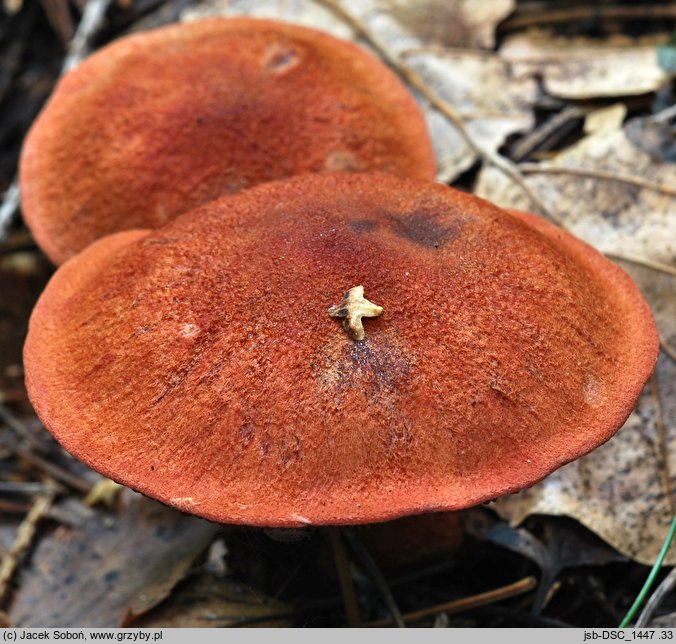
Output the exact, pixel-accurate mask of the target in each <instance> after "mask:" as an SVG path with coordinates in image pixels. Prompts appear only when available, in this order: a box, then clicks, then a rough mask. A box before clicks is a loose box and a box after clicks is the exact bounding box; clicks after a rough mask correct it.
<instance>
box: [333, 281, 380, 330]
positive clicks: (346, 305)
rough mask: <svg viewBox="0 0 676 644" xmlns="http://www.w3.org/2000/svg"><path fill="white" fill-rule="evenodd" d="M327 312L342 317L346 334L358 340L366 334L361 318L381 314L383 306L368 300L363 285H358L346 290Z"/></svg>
mask: <svg viewBox="0 0 676 644" xmlns="http://www.w3.org/2000/svg"><path fill="white" fill-rule="evenodd" d="M328 313H329V315H330V316H331V317H337V318H343V328H344V329H345V331H346V332H347V334H348V335H349V336H350V337H351V338H352V339H353V340H357V341H360V340H363V339H364V336H365V335H366V334H365V332H364V325H363V324H362V321H361V319H362V318H363V317H366V318H375V317H378V316H379V315H382V313H383V307H382V306H378V305H377V304H374V303H373V302H369V301H368V300H367V299H366V298H365V297H364V287H363V286H361V285H359V286H355V287H354V288H351V289H350V290H349V291H346V292H345V295H343V301H342V302H341V303H340V304H336V305H334V306H332V307H331V308H330V309H329V311H328Z"/></svg>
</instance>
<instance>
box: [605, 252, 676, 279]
mask: <svg viewBox="0 0 676 644" xmlns="http://www.w3.org/2000/svg"><path fill="white" fill-rule="evenodd" d="M604 255H605V256H606V257H610V258H612V259H619V260H622V261H624V262H630V263H632V264H636V265H637V266H644V267H645V268H650V269H652V270H654V271H659V272H660V273H666V274H667V275H674V276H676V266H670V265H669V264H663V263H662V262H656V261H654V260H652V259H645V258H644V257H638V256H637V255H627V254H626V253H616V252H615V251H610V252H607V253H604Z"/></svg>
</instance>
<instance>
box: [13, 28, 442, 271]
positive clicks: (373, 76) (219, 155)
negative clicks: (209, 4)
mask: <svg viewBox="0 0 676 644" xmlns="http://www.w3.org/2000/svg"><path fill="white" fill-rule="evenodd" d="M435 168H436V164H435V159H434V151H433V148H432V145H431V142H430V140H429V136H428V133H427V128H426V124H425V120H424V117H423V115H422V113H421V111H420V109H419V107H418V105H417V104H416V102H415V100H414V99H413V97H412V96H411V95H410V94H409V92H408V90H407V89H406V88H405V87H404V85H403V84H402V83H401V82H400V81H399V80H398V79H397V77H396V76H395V75H394V74H393V73H392V72H391V71H389V70H388V69H387V67H385V65H383V64H382V63H381V62H380V61H379V60H377V59H376V58H374V57H373V56H372V55H371V54H369V53H367V52H366V51H365V50H363V49H361V48H359V47H358V46H356V45H354V44H352V43H350V42H347V41H341V40H338V39H336V38H333V37H332V36H329V35H328V34H325V33H322V32H319V31H314V30H311V29H306V28H303V27H299V26H295V25H291V24H283V23H277V22H273V21H269V20H257V19H251V18H237V19H213V20H205V21H201V22H194V23H188V24H182V25H174V26H170V27H166V28H162V29H157V30H154V31H149V32H146V33H142V34H137V35H133V36H129V37H126V38H122V39H120V40H118V41H116V42H114V43H113V44H111V45H109V46H107V47H105V48H103V49H101V50H100V51H99V52H97V53H96V54H94V55H93V56H91V58H89V59H88V60H86V61H85V62H84V63H82V64H81V65H80V66H79V67H77V68H76V69H75V70H74V71H72V72H71V73H70V74H68V75H67V76H65V77H64V78H63V79H62V80H61V81H60V83H59V85H58V86H57V88H56V90H55V92H54V94H53V95H52V97H51V99H50V100H49V102H48V104H47V106H46V107H45V109H44V110H43V111H42V113H41V114H40V116H39V117H38V119H37V120H36V122H35V124H34V125H33V127H32V129H31V131H30V132H29V134H28V136H27V139H26V142H25V145H24V148H23V151H22V155H21V163H20V179H21V194H22V199H23V209H24V214H25V219H26V222H27V224H28V225H29V227H30V228H31V230H32V232H33V235H34V237H35V239H36V241H37V243H38V244H39V245H40V247H41V248H42V249H43V250H44V251H45V253H47V255H48V256H49V257H50V258H51V259H52V260H53V261H54V262H55V263H57V264H58V263H61V262H63V261H64V260H66V259H67V258H68V257H71V256H72V255H74V254H76V253H78V252H79V251H81V250H82V249H83V248H85V247H86V246H87V245H88V244H90V243H91V242H92V241H94V240H95V239H98V238H99V237H102V236H104V235H107V234H110V233H114V232H119V231H121V230H127V229H133V228H155V227H158V226H161V225H163V224H165V223H167V222H168V221H170V220H171V219H173V218H174V217H176V216H177V215H179V214H180V213H183V212H185V211H187V210H190V209H192V208H194V207H196V206H199V205H201V204H203V203H205V202H207V201H210V200H211V199H214V198H216V197H219V196H222V195H225V194H230V193H233V192H237V191H239V190H242V189H245V188H249V187H251V186H254V185H256V184H258V183H262V182H265V181H271V180H274V179H281V178H284V177H288V176H291V175H295V174H301V173H306V172H332V171H364V170H380V171H386V172H392V173H394V174H399V175H402V176H411V177H415V178H420V179H429V180H433V179H434V176H435Z"/></svg>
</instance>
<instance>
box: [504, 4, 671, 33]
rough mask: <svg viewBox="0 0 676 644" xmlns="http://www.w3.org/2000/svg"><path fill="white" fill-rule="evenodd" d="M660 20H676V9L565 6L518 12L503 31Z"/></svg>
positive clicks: (663, 7) (667, 7)
mask: <svg viewBox="0 0 676 644" xmlns="http://www.w3.org/2000/svg"><path fill="white" fill-rule="evenodd" d="M659 18H676V7H674V6H669V5H662V4H646V3H641V5H640V6H635V7H632V6H617V5H616V6H613V5H608V6H605V7H604V6H599V5H597V4H596V3H594V4H591V5H589V6H586V7H566V8H562V9H557V10H552V9H550V8H547V9H538V10H537V11H532V10H531V11H527V12H526V11H523V12H520V13H519V12H517V13H516V14H515V15H513V16H511V17H509V18H507V19H506V20H505V21H504V22H503V23H502V25H500V30H501V31H516V30H521V29H524V28H526V27H532V26H534V25H548V24H556V23H560V22H565V23H568V22H572V21H575V20H598V21H600V20H632V21H634V20H655V19H659Z"/></svg>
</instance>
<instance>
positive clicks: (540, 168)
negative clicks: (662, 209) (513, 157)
mask: <svg viewBox="0 0 676 644" xmlns="http://www.w3.org/2000/svg"><path fill="white" fill-rule="evenodd" d="M518 168H519V169H520V170H521V172H523V173H524V174H567V175H571V176H575V177H588V178H590V179H601V180H603V181H617V182H619V183H626V184H629V185H631V186H637V187H638V188H645V189H646V190H653V191H655V192H660V193H662V194H664V195H668V196H669V197H676V188H673V187H672V186H667V185H664V184H661V183H658V182H657V181H650V180H649V179H643V178H642V177H637V176H634V175H631V174H624V173H622V172H611V171H609V170H596V169H594V168H570V167H568V166H566V167H559V166H553V165H543V164H541V163H520V164H519V165H518Z"/></svg>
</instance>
